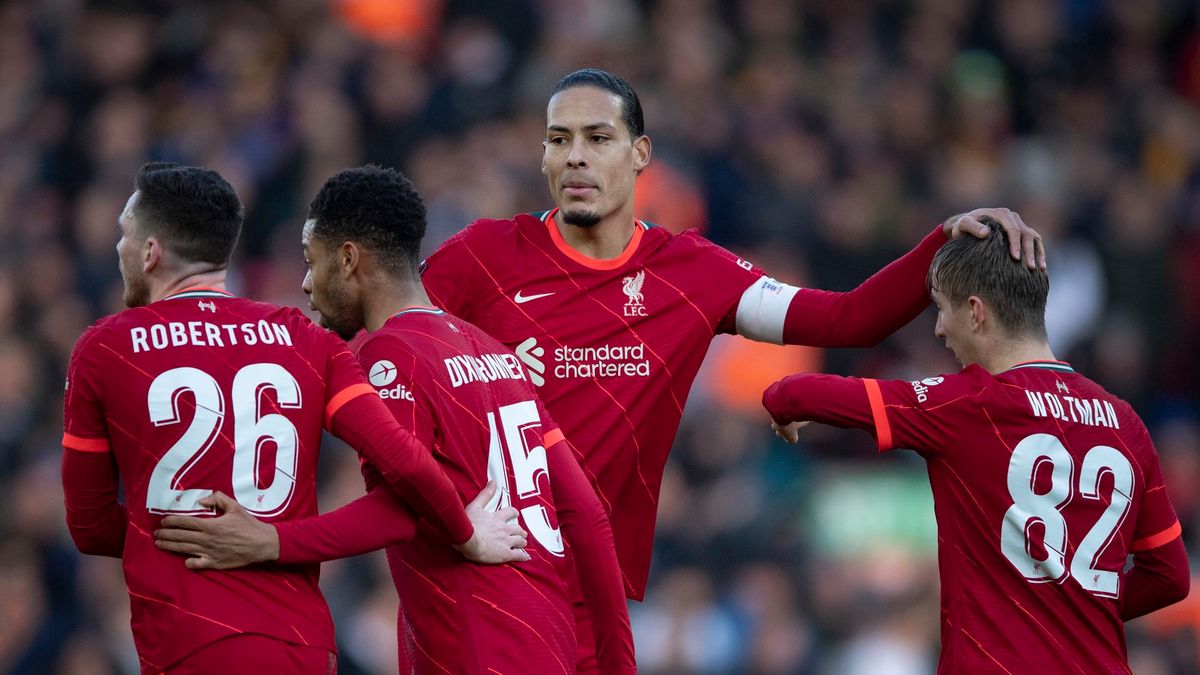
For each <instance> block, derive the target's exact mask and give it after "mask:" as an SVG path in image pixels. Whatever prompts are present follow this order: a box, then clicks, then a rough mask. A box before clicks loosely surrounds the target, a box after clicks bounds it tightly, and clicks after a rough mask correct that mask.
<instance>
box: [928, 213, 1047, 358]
mask: <svg viewBox="0 0 1200 675" xmlns="http://www.w3.org/2000/svg"><path fill="white" fill-rule="evenodd" d="M980 221H981V222H982V223H984V224H985V225H987V226H988V228H989V229H990V230H991V232H990V233H989V234H988V236H987V238H986V239H980V238H979V237H975V236H964V237H959V238H958V239H952V240H950V241H948V242H946V243H945V244H944V245H943V246H942V248H941V249H939V250H938V252H937V253H936V254H935V255H934V256H933V262H932V263H931V264H930V265H929V276H928V283H929V286H930V288H935V289H937V290H938V291H939V292H941V293H942V295H945V296H946V298H947V299H948V300H949V301H950V302H951V303H953V304H954V305H955V306H956V307H957V306H959V305H961V304H962V303H963V302H966V300H967V298H969V297H970V296H972V295H976V296H979V297H980V298H982V299H983V300H984V301H985V302H987V304H988V306H989V307H991V308H992V310H993V311H994V312H995V314H996V318H997V319H998V320H999V323H1000V325H1001V327H1002V328H1004V330H1005V331H1006V332H1007V333H1008V335H1010V336H1012V337H1017V338H1021V337H1033V338H1039V339H1043V340H1044V339H1046V296H1047V295H1048V294H1049V293H1050V278H1049V277H1047V276H1046V272H1045V271H1044V270H1042V269H1032V270H1031V269H1029V268H1028V267H1026V266H1025V263H1024V262H1022V261H1020V260H1017V259H1015V258H1013V257H1012V255H1011V254H1010V253H1009V250H1008V234H1007V233H1006V232H1005V231H1004V229H1003V228H1002V227H1000V224H999V223H997V222H996V221H995V220H993V219H991V218H988V217H986V216H985V217H983V218H981V219H980Z"/></svg>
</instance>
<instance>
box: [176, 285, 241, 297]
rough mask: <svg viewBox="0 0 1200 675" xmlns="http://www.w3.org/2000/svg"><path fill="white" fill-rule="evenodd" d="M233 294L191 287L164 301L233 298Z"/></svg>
mask: <svg viewBox="0 0 1200 675" xmlns="http://www.w3.org/2000/svg"><path fill="white" fill-rule="evenodd" d="M232 297H233V293H230V292H228V291H222V290H221V289H219V288H212V287H210V286H191V287H188V288H185V289H183V290H182V291H178V292H175V293H172V294H171V295H168V296H167V297H165V298H163V300H190V299H192V298H232Z"/></svg>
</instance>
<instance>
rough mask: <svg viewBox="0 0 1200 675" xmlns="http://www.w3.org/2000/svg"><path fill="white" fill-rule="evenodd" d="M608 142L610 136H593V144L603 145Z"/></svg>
mask: <svg viewBox="0 0 1200 675" xmlns="http://www.w3.org/2000/svg"><path fill="white" fill-rule="evenodd" d="M607 140H608V136H601V135H599V134H596V135H594V136H592V142H593V143H603V142H604V141H607Z"/></svg>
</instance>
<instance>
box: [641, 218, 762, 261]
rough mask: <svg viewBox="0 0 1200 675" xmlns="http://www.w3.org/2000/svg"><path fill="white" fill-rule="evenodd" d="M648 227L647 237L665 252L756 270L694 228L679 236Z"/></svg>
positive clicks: (651, 226) (661, 229)
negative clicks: (730, 263) (725, 262)
mask: <svg viewBox="0 0 1200 675" xmlns="http://www.w3.org/2000/svg"><path fill="white" fill-rule="evenodd" d="M647 225H648V226H649V227H647V229H646V234H645V237H646V238H647V239H648V240H649V241H650V242H652V243H657V244H658V245H659V246H660V247H661V250H663V251H669V252H671V253H672V254H681V255H684V256H687V257H689V258H695V259H698V260H706V259H707V260H720V261H728V262H732V263H734V264H736V265H737V266H739V267H741V268H743V269H745V270H747V271H750V270H753V269H754V265H752V264H751V263H750V262H748V261H747V260H745V259H744V258H742V257H741V256H739V255H738V254H736V253H734V252H733V251H730V250H729V249H727V248H725V247H724V246H721V245H720V244H718V243H716V242H714V241H712V240H711V239H709V238H708V237H705V236H704V235H703V234H700V232H699V231H698V230H696V229H694V228H693V229H689V230H684V231H683V232H680V233H679V234H672V233H670V232H668V231H667V230H665V229H663V228H662V227H658V226H655V225H653V224H651V223H647ZM647 239H643V241H646V240H647Z"/></svg>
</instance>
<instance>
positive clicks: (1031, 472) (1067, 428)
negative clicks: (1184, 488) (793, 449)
mask: <svg viewBox="0 0 1200 675" xmlns="http://www.w3.org/2000/svg"><path fill="white" fill-rule="evenodd" d="M763 401H764V404H765V405H766V406H767V409H768V410H769V411H771V413H772V414H773V415H775V416H776V417H777V419H798V420H803V419H811V420H816V421H819V422H828V423H831V424H837V425H840V426H855V427H859V428H864V429H868V430H872V431H873V432H874V433H875V435H876V438H877V439H878V442H879V447H880V449H881V451H882V450H888V449H891V448H912V449H914V450H916V451H917V452H918V453H920V454H921V455H922V456H923V457H924V458H925V459H926V462H927V464H928V469H929V483H930V486H931V487H932V490H933V498H934V507H935V511H936V516H937V524H938V539H939V544H938V558H939V560H938V562H939V567H940V570H941V580H942V591H941V592H942V654H941V660H940V662H939V670H940V671H953V672H966V673H975V672H992V671H998V672H1011V673H1032V672H1039V673H1048V672H1071V673H1110V672H1128V666H1127V665H1126V652H1125V635H1124V630H1123V624H1122V622H1121V619H1120V614H1119V610H1120V601H1121V598H1122V592H1123V586H1122V584H1123V582H1124V580H1125V577H1124V575H1123V571H1124V569H1125V565H1126V557H1127V555H1128V554H1130V553H1137V552H1139V551H1148V550H1151V549H1154V548H1157V547H1159V546H1162V545H1163V544H1166V543H1168V542H1171V541H1173V540H1174V539H1175V538H1176V537H1178V536H1179V533H1180V526H1179V521H1178V519H1177V518H1176V515H1175V511H1174V508H1173V507H1172V506H1171V503H1170V500H1169V499H1168V498H1167V493H1166V490H1165V488H1164V485H1163V479H1162V476H1161V473H1160V471H1159V462H1158V455H1157V453H1156V452H1155V449H1154V445H1153V443H1152V442H1151V440H1150V437H1149V434H1148V433H1147V431H1146V428H1145V426H1144V425H1143V424H1142V421H1141V420H1140V419H1139V418H1138V416H1137V414H1136V413H1134V411H1133V410H1132V409H1131V408H1130V407H1129V405H1128V404H1126V403H1125V402H1124V401H1121V400H1120V399H1118V398H1116V397H1114V396H1112V395H1111V394H1109V393H1108V392H1106V391H1104V389H1102V388H1101V387H1100V386H1099V385H1097V384H1095V383H1094V382H1092V381H1091V380H1088V379H1087V378H1085V377H1083V376H1082V375H1079V374H1078V373H1076V372H1074V370H1072V369H1071V367H1070V366H1068V365H1066V364H1064V363H1059V362H1031V363H1026V364H1021V365H1019V366H1017V367H1015V368H1013V369H1011V370H1008V371H1005V372H1003V373H1000V374H998V375H995V376H993V375H991V374H989V373H988V372H987V371H986V370H984V369H983V368H980V367H979V366H970V367H968V368H966V369H964V370H963V371H962V372H961V373H959V374H957V375H945V376H939V377H930V378H925V379H923V380H919V381H912V382H903V381H876V380H858V379H855V378H839V377H834V376H828V375H797V376H793V377H790V378H786V379H784V380H783V381H782V382H780V383H777V384H775V385H772V387H771V388H770V389H768V390H767V393H766V394H765V395H764V399H763Z"/></svg>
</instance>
